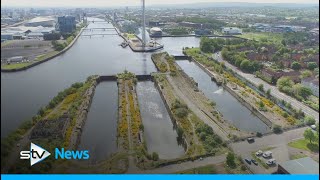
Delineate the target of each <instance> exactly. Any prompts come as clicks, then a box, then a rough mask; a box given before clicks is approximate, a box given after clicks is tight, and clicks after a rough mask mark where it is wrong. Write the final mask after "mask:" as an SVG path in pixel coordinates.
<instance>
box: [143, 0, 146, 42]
mask: <svg viewBox="0 0 320 180" xmlns="http://www.w3.org/2000/svg"><path fill="white" fill-rule="evenodd" d="M142 23H143V24H142V46H143V47H145V45H146V16H145V0H142Z"/></svg>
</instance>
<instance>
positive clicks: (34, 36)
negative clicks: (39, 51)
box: [27, 32, 43, 39]
mask: <svg viewBox="0 0 320 180" xmlns="http://www.w3.org/2000/svg"><path fill="white" fill-rule="evenodd" d="M27 37H28V39H39V38H43V34H42V33H41V32H30V33H29V34H28V35H27Z"/></svg>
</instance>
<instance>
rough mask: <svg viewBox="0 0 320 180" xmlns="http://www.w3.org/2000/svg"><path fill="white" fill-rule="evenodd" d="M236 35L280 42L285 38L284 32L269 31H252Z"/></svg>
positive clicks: (250, 38)
mask: <svg viewBox="0 0 320 180" xmlns="http://www.w3.org/2000/svg"><path fill="white" fill-rule="evenodd" d="M235 36H237V37H241V38H246V39H249V40H257V41H272V42H275V43H280V42H281V41H282V39H283V36H282V34H278V33H268V32H251V33H243V34H241V35H235Z"/></svg>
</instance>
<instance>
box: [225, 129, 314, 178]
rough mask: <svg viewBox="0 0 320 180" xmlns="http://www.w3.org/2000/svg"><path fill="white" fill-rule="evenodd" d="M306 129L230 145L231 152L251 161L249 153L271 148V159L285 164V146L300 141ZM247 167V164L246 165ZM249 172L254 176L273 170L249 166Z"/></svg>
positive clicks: (287, 157) (286, 154)
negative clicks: (252, 141)
mask: <svg viewBox="0 0 320 180" xmlns="http://www.w3.org/2000/svg"><path fill="white" fill-rule="evenodd" d="M307 128H308V127H303V128H299V129H294V130H290V131H286V132H284V133H282V134H271V135H268V136H264V137H262V138H256V139H255V142H254V143H251V144H249V143H248V142H247V141H241V142H237V143H232V144H230V146H231V148H232V149H233V151H234V152H235V153H236V154H238V155H241V157H242V158H249V159H251V158H252V157H251V153H252V152H256V151H258V150H263V149H265V148H270V147H273V148H274V149H273V150H272V152H273V158H274V159H276V161H277V163H279V162H285V161H287V160H289V153H288V149H289V148H288V146H287V144H288V143H289V142H291V141H294V140H297V139H301V138H302V137H303V132H304V131H305V129H307ZM246 165H247V166H248V164H246ZM248 167H249V168H250V169H251V171H252V172H253V173H255V174H268V173H272V172H273V171H275V168H271V169H269V170H268V171H267V170H266V169H264V168H263V167H260V166H255V165H249V166H248Z"/></svg>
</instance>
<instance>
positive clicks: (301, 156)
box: [290, 154, 308, 160]
mask: <svg viewBox="0 0 320 180" xmlns="http://www.w3.org/2000/svg"><path fill="white" fill-rule="evenodd" d="M304 157H308V156H307V155H305V154H293V155H290V160H294V159H300V158H304Z"/></svg>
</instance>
